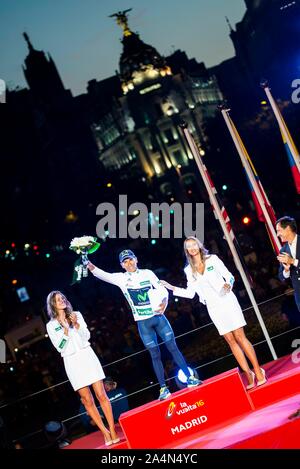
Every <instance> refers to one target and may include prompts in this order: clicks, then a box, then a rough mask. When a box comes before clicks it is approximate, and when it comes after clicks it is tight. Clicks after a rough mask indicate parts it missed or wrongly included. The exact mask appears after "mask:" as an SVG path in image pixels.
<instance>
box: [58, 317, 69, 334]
mask: <svg viewBox="0 0 300 469" xmlns="http://www.w3.org/2000/svg"><path fill="white" fill-rule="evenodd" d="M59 323H60V325H61V327H63V328H64V334H65V335H68V333H69V327H70V325H69V323H68V321H67V319H66V318H65V319H59Z"/></svg>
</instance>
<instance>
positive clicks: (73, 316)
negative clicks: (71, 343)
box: [69, 312, 79, 329]
mask: <svg viewBox="0 0 300 469" xmlns="http://www.w3.org/2000/svg"><path fill="white" fill-rule="evenodd" d="M69 318H70V321H71V323H72V324H73V326H74V327H76V329H78V328H79V324H78V322H77V314H76V313H74V312H73V313H71V314H70V316H69Z"/></svg>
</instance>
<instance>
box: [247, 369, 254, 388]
mask: <svg viewBox="0 0 300 469" xmlns="http://www.w3.org/2000/svg"><path fill="white" fill-rule="evenodd" d="M249 371H250V374H251V376H252V383H250V384H248V385H247V386H246V389H247V391H248V390H249V389H252V388H254V386H255V378H256V376H255V373H253V371H251V370H249Z"/></svg>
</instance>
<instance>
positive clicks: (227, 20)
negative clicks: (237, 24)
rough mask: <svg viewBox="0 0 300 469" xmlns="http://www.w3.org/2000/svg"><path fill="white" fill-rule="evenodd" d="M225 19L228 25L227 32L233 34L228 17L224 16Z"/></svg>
mask: <svg viewBox="0 0 300 469" xmlns="http://www.w3.org/2000/svg"><path fill="white" fill-rule="evenodd" d="M225 19H226V23H227V24H228V28H229V31H230V32H231V33H232V32H233V27H232V26H231V23H230V21H229V19H228V17H227V16H225Z"/></svg>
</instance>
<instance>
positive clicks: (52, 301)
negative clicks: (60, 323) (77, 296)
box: [47, 290, 73, 319]
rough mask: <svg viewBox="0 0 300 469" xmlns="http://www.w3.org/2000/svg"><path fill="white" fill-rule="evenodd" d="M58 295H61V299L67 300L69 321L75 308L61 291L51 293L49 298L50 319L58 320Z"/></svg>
mask: <svg viewBox="0 0 300 469" xmlns="http://www.w3.org/2000/svg"><path fill="white" fill-rule="evenodd" d="M56 295H61V297H62V298H63V299H64V300H65V302H66V307H65V313H66V318H67V319H68V318H69V316H70V314H71V313H72V311H73V307H72V305H71V303H70V302H69V300H68V299H67V297H66V296H65V295H64V294H63V293H62V292H61V291H59V290H53V291H52V292H50V293H49V295H48V296H47V314H48V316H49V318H50V319H56V318H57V316H58V313H57V309H56V303H55V300H56Z"/></svg>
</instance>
